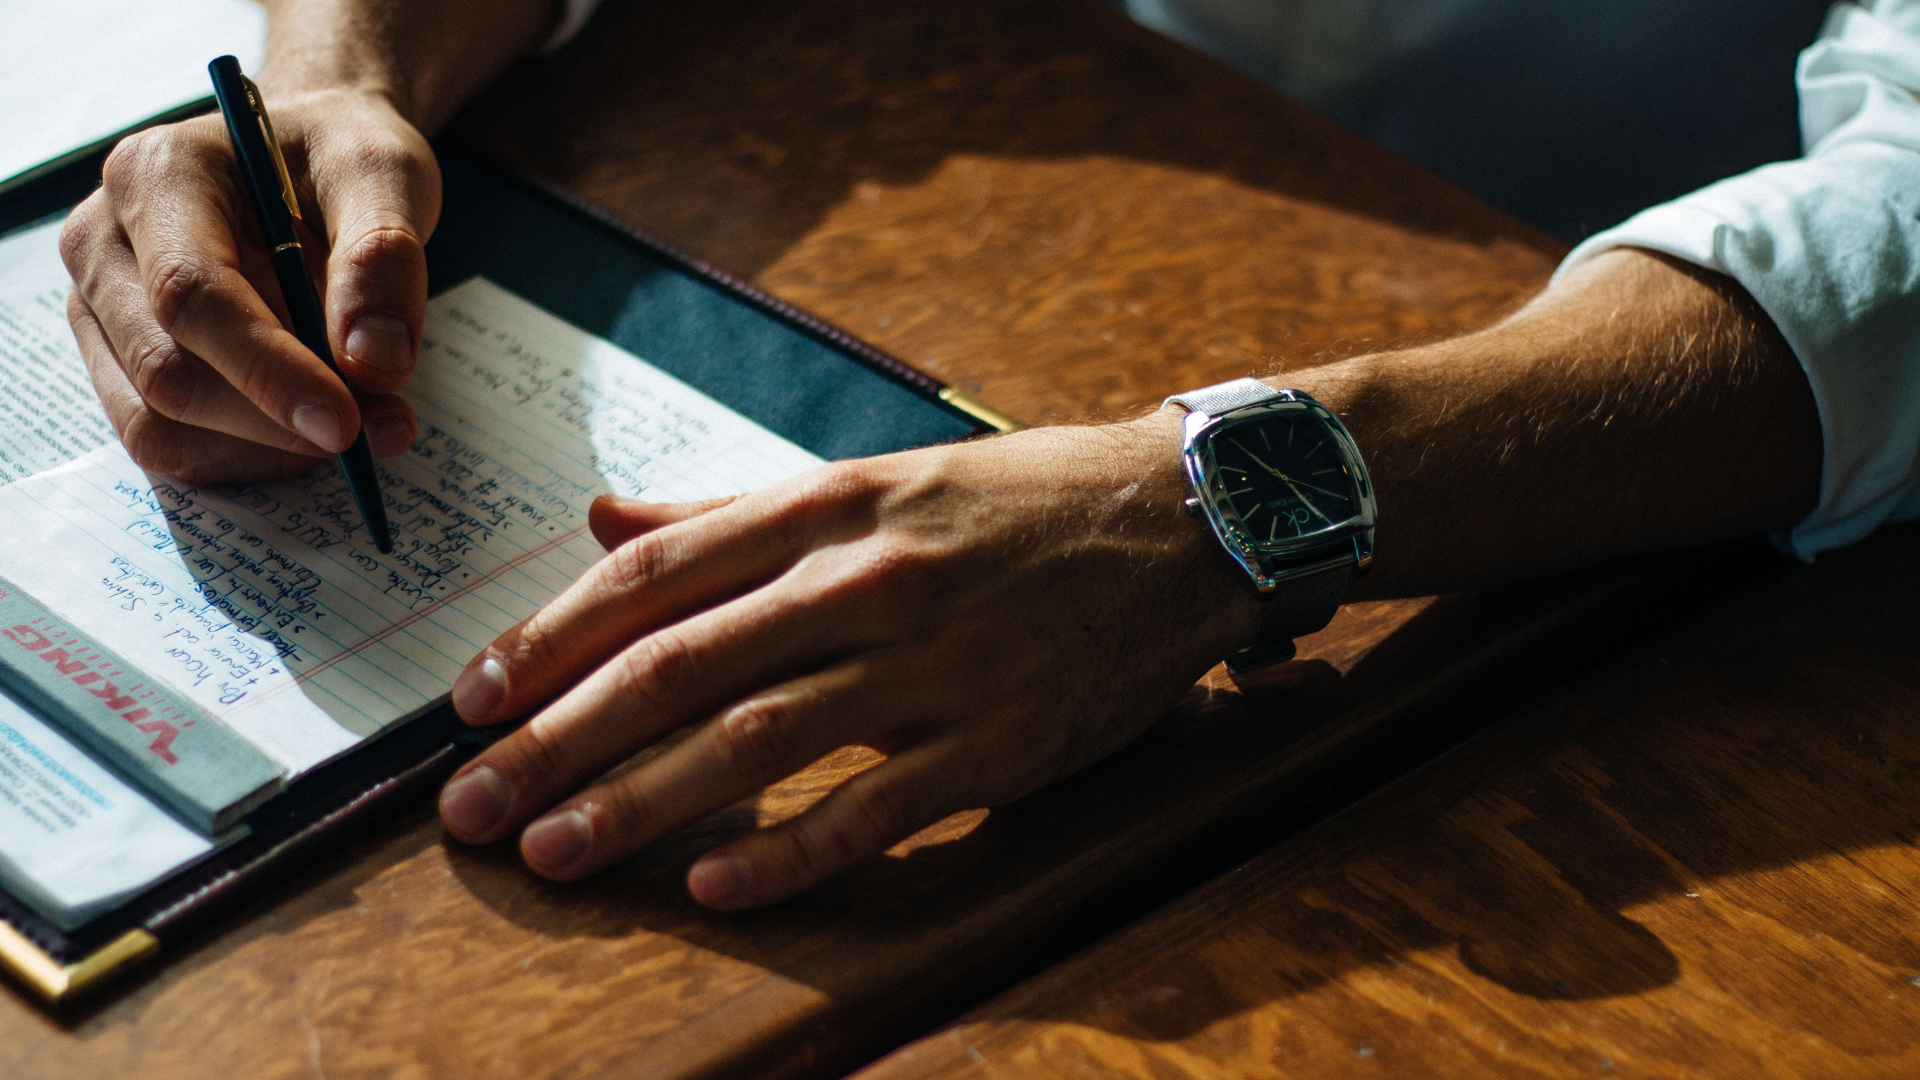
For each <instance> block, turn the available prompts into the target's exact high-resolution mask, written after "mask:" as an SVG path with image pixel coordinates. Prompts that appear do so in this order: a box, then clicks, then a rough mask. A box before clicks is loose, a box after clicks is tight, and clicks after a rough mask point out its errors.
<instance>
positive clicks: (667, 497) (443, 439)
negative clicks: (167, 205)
mask: <svg viewBox="0 0 1920 1080" xmlns="http://www.w3.org/2000/svg"><path fill="white" fill-rule="evenodd" d="M39 233H46V234H48V235H40V234H39ZM39 233H29V234H26V235H23V236H19V237H15V238H11V239H9V240H7V241H5V242H4V244H3V245H0V248H3V249H4V250H0V266H5V267H7V270H6V271H5V272H4V273H0V364H5V365H6V367H7V369H8V370H7V372H6V373H5V374H4V375H0V414H4V413H5V411H6V410H8V409H13V410H16V411H17V412H18V413H19V414H22V415H32V416H34V418H35V420H36V421H38V422H39V427H38V428H37V429H35V430H36V431H37V432H38V434H36V435H34V436H33V437H32V438H23V437H21V436H20V432H19V431H18V430H17V429H14V430H13V436H14V438H13V442H12V443H10V444H5V445H0V452H3V453H0V468H5V469H10V470H12V474H13V475H15V476H18V477H19V478H17V479H14V480H13V481H12V482H11V483H8V484H6V486H4V487H0V521H5V522H6V523H7V528H8V530H9V533H10V535H11V536H13V537H15V538H19V540H20V541H24V542H19V541H16V542H11V543H9V544H7V545H5V546H4V549H3V550H0V578H4V579H6V580H7V581H9V582H12V583H14V584H15V585H17V586H19V587H21V588H23V589H25V590H26V591H27V592H29V593H31V595H32V599H33V600H34V601H35V602H36V603H38V604H39V605H42V606H43V607H44V608H45V610H46V611H47V613H48V617H49V619H50V620H52V621H53V622H55V623H57V624H58V628H59V629H61V630H63V631H66V632H70V633H72V634H75V635H79V636H80V637H82V638H85V639H87V640H90V641H93V642H97V643H100V644H102V645H104V646H107V647H110V648H111V650H112V651H113V652H114V653H115V654H116V658H117V659H119V660H121V661H122V662H123V664H124V666H125V667H126V668H128V669H132V670H137V671H138V672H139V673H140V674H141V675H142V676H144V677H148V678H151V679H153V680H156V681H157V682H159V683H161V684H164V685H165V687H166V688H167V689H168V691H169V692H170V693H173V694H175V695H177V696H178V697H179V698H180V699H181V700H182V701H183V702H184V703H185V706H186V707H187V708H190V709H193V710H197V711H198V712H197V716H196V717H195V719H196V722H204V723H207V724H209V725H214V726H217V728H218V729H220V730H225V731H230V732H232V733H233V734H234V735H235V736H237V737H238V738H239V739H241V740H244V741H245V743H246V744H247V745H248V746H249V747H251V748H253V749H256V750H257V751H258V752H259V753H260V754H262V755H264V756H265V757H266V758H268V759H270V760H271V761H272V762H273V763H274V765H275V766H276V767H277V769H278V772H279V778H280V779H281V780H282V781H291V780H293V779H295V778H297V777H299V776H301V775H303V774H305V773H307V772H309V771H311V770H313V769H315V768H317V767H318V766H320V765H322V764H324V763H326V762H328V761H329V760H331V759H333V758H335V757H337V756H339V755H341V754H342V753H345V752H347V751H349V750H351V749H352V748H353V747H355V746H357V745H359V744H360V743H362V742H364V741H365V740H368V739H371V738H374V737H376V736H378V735H379V734H380V733H381V732H383V731H385V730H388V729H391V728H392V727H394V726H396V725H399V724H403V723H405V722H407V721H408V720H410V719H413V718H415V717H417V716H419V715H421V714H422V713H424V712H425V711H427V710H428V709H429V708H431V707H433V706H435V705H437V704H439V703H440V702H443V701H444V700H445V699H446V695H447V693H448V691H449V690H450V688H451V685H452V682H453V679H454V678H455V677H456V676H457V675H458V674H459V672H460V671H461V669H462V668H463V667H464V666H465V664H466V662H467V661H468V660H469V659H471V658H472V656H473V655H474V654H475V653H476V652H477V651H478V650H479V649H480V648H482V647H483V646H485V645H486V644H487V643H489V642H490V641H492V640H493V638H494V637H496V636H497V635H498V634H500V633H501V632H503V631H505V630H507V629H508V628H510V627H511V626H513V625H514V624H515V623H517V622H518V621H520V620H521V619H523V618H525V617H526V616H528V615H530V614H532V613H533V612H534V611H535V610H536V609H537V608H538V607H540V606H541V605H542V604H543V603H545V602H546V601H548V600H550V599H552V598H553V597H554V596H556V595H557V594H558V593H559V592H560V591H561V590H562V589H564V588H565V587H566V586H567V585H568V584H569V583H571V582H572V581H573V580H575V579H576V578H577V577H578V576H579V575H580V573H581V572H582V571H584V570H585V569H586V568H587V567H588V566H589V565H591V564H592V563H593V562H594V561H595V560H597V559H598V558H599V557H600V556H601V555H602V554H603V552H602V550H601V548H600V546H599V544H598V543H597V542H595V541H594V539H593V538H592V536H591V535H590V534H589V533H588V531H587V509H588V506H589V504H590V503H591V502H592V501H593V499H594V498H595V497H596V496H598V495H599V494H601V493H603V492H615V493H618V494H623V495H633V496H640V497H645V498H648V499H652V500H657V501H678V500H687V499H701V498H712V497H716V496H720V495H727V494H735V493H740V492H745V491H750V490H754V489H756V488H759V487H762V486H765V485H766V484H769V483H771V482H773V481H776V480H779V479H781V478H783V477H787V476H791V475H793V474H795V473H797V472H800V471H803V470H805V469H808V468H811V467H812V466H814V465H817V464H820V459H819V458H818V457H816V456H814V455H813V454H811V453H809V452H808V451H806V450H804V449H802V448H801V447H799V446H797V445H795V444H793V443H791V442H788V441H787V440H785V439H783V438H781V437H779V436H777V435H775V434H773V433H772V432H769V431H767V430H766V429H764V428H762V427H760V426H759V425H757V424H754V423H753V422H751V421H749V420H746V419H745V418H743V417H741V416H740V415H738V414H737V413H735V412H733V411H732V410H731V409H728V408H727V407H726V406H724V405H722V404H720V403H719V402H717V401H715V400H714V399H712V398H710V397H708V396H707V395H705V394H703V393H701V392H699V391H698V390H695V389H693V388H692V387H690V386H688V385H686V384H685V383H683V382H681V381H679V380H678V379H675V378H673V377H672V376H670V375H667V374H666V373H664V372H662V371H660V370H658V369H657V368H654V367H652V366H650V365H648V364H647V363H646V362H645V361H643V360H642V359H641V358H639V357H636V356H634V355H632V354H631V353H628V352H626V351H624V350H622V349H620V348H619V347H617V346H615V345H613V344H611V343H610V342H608V341H606V340H604V339H601V338H597V337H594V336H593V335H590V334H588V333H586V332H584V331H582V330H580V329H578V328H576V327H574V326H572V325H570V324H568V323H566V322H564V321H563V320H561V319H559V318H557V317H555V316H553V315H551V314H549V313H547V312H546V311H543V310H542V309H540V308H539V307H537V306H535V305H533V304H531V303H529V302H527V301H525V300H523V299H521V298H519V297H517V296H515V295H513V294H512V293H509V292H507V291H506V290H504V289H501V288H499V287H498V286H496V285H494V284H492V283H491V282H488V281H486V280H485V279H479V278H476V279H473V280H470V281H468V282H466V283H464V284H462V285H459V286H457V287H455V288H452V289H449V290H447V291H446V292H444V293H442V294H441V295H439V296H437V297H435V298H434V299H433V301H432V302H431V303H430V305H429V310H428V318H427V325H426V333H425V338H424V344H423V348H422V354H421V362H420V368H419V373H418V374H417V375H416V376H415V378H414V380H413V382H412V383H411V384H410V385H409V387H408V388H407V390H406V391H405V396H406V397H407V399H408V400H409V401H410V402H411V403H412V404H413V406H414V408H415V410H416V412H417V413H418V415H419V418H420V434H419V438H418V440H417V441H416V443H415V445H414V446H413V448H412V450H411V452H409V453H408V454H406V455H404V456H402V457H399V458H395V459H389V460H387V461H384V462H382V463H381V466H380V480H381V486H382V489H383V493H384V495H385V498H386V499H387V501H388V506H389V510H390V516H391V518H392V521H393V526H394V538H395V547H394V552H393V554H392V555H390V556H382V555H380V554H379V553H378V552H377V551H376V550H375V548H374V546H373V543H372V541H371V540H370V539H369V538H368V537H367V535H366V533H365V530H364V526H363V525H362V524H361V522H360V520H359V517H358V515H357V514H356V512H355V511H354V508H353V504H352V502H351V498H350V496H349V494H348V492H347V489H346V485H345V483H344V481H343V480H342V478H341V477H340V475H339V473H338V472H337V470H336V469H335V467H334V466H333V465H332V464H331V463H328V464H324V465H319V466H316V467H315V469H314V470H313V471H311V472H310V473H308V474H306V475H305V476H302V477H300V478H298V479H296V480H293V481H289V482H285V483H274V484H259V485H218V486H206V487H194V486H189V485H185V484H182V483H180V482H178V481H174V480H171V479H168V478H165V477H157V476H151V475H148V474H147V473H145V472H143V471H142V470H141V469H140V468H139V467H138V466H137V465H135V464H134V463H133V462H132V460H131V459H129V458H128V457H127V455H126V453H125V452H124V451H123V450H122V449H121V447H120V445H119V443H118V442H117V441H113V440H112V439H111V438H110V436H102V434H101V424H102V423H103V422H104V418H103V417H102V416H101V415H100V413H99V408H98V405H97V404H92V403H91V396H90V393H89V394H86V395H82V394H81V393H79V392H78V391H77V390H76V387H78V388H84V387H85V386H86V385H87V384H86V380H85V375H84V370H83V369H81V368H80V367H79V363H80V361H79V358H78V356H77V352H76V351H75V349H74V347H73V346H72V344H71V339H70V338H67V337H65V336H64V333H63V332H64V315H63V314H61V313H63V312H64V295H63V292H64V281H65V275H64V271H63V270H62V271H59V272H58V273H56V272H55V270H54V268H55V267H57V266H58V260H57V258H52V259H51V260H48V259H45V258H41V259H39V260H38V261H37V262H36V259H35V258H34V257H29V256H30V253H29V252H28V251H27V245H31V244H34V243H38V244H41V245H43V246H44V247H46V248H47V249H48V250H51V236H50V232H49V230H40V231H39ZM16 245H19V246H16ZM34 266H38V267H39V270H38V271H37V272H39V273H41V274H42V275H43V276H44V278H45V280H44V281H41V282H36V281H34V280H32V277H33V274H34V273H35V271H34V270H32V267H34ZM9 275H11V276H10V277H9ZM23 297H24V298H25V299H24V300H23V299H22V298H23ZM55 319H57V320H58V322H57V323H54V322H53V321H52V320H55ZM90 445H91V448H89V446H90ZM28 656H31V657H33V658H34V659H33V662H34V663H40V662H41V659H40V658H41V657H42V656H43V653H42V652H35V651H33V650H31V649H28V648H27V647H26V645H25V644H22V643H21V642H18V641H13V640H11V639H10V640H8V641H0V662H7V661H12V662H14V663H16V664H18V663H26V662H27V661H25V660H21V659H20V658H21V657H28ZM83 704H84V702H83ZM50 719H52V720H54V721H55V722H60V721H61V717H58V716H54V717H50ZM92 719H93V720H95V721H97V722H98V723H102V724H112V723H119V722H123V721H122V720H120V719H119V718H118V717H116V716H115V714H113V713H111V712H102V713H101V714H100V715H98V716H94V717H93V718H92ZM147 722H151V719H150V718H149V720H148V721H147ZM184 722H185V717H184V716H182V717H181V718H178V719H177V720H176V721H175V724H176V726H177V725H178V724H179V723H184ZM18 727H19V725H16V728H18ZM22 730H24V729H22ZM22 738H23V739H30V740H31V741H33V743H34V745H35V746H36V747H37V748H38V749H39V750H40V752H41V753H42V754H44V755H45V756H46V757H47V759H48V760H55V761H64V760H69V759H70V758H71V755H72V753H73V752H74V744H75V743H79V744H88V743H89V741H90V738H91V736H90V735H89V733H88V732H87V731H86V730H85V728H84V727H74V726H72V725H71V723H69V724H67V725H66V726H65V727H64V730H61V731H55V730H54V729H53V728H52V727H49V726H44V725H43V726H42V727H40V728H36V729H34V730H33V731H31V732H27V733H26V734H24V735H23V736H22ZM178 745H179V744H177V743H176V744H173V746H172V747H171V748H172V749H177V748H178ZM36 760H37V759H36ZM169 768H171V766H169V765H168V764H167V763H165V762H163V761H160V760H159V759H158V756H157V755H155V759H154V760H151V761H146V760H142V761H141V762H140V763H138V764H136V765H134V766H121V767H119V768H118V769H117V772H118V774H119V776H120V778H121V779H123V780H126V781H130V782H131V783H130V786H129V789H130V791H131V789H133V788H138V789H141V790H144V791H148V792H154V791H162V790H164V787H165V783H164V781H163V780H162V779H159V778H158V777H159V776H160V775H162V774H165V773H166V771H167V770H168V769H169ZM49 775H53V774H49ZM96 787H97V785H96ZM4 790H5V788H4V786H0V792H3V791H4ZM113 801H114V805H115V807H116V808H117V809H116V810H115V811H112V813H116V814H119V815H120V816H121V819H122V825H123V828H122V829H121V831H122V833H124V834H125V835H128V836H133V835H137V834H138V833H139V832H140V830H139V829H136V828H133V827H132V825H131V824H129V823H132V822H134V819H137V818H151V817H153V816H154V815H160V816H163V817H171V818H173V819H175V820H179V821H183V822H184V824H187V825H189V826H191V825H194V824H195V822H193V821H190V820H185V819H184V817H183V815H182V814H181V812H180V811H179V810H178V809H177V808H176V809H175V810H174V812H173V813H172V814H167V813H166V812H165V811H162V810H160V809H158V807H159V806H160V805H162V804H165V803H168V802H169V800H167V799H165V798H162V799H160V800H158V801H155V800H149V799H145V798H141V797H139V796H138V795H137V793H136V794H134V795H132V796H131V797H128V796H120V797H116V798H115V800H113ZM176 801H177V800H176ZM10 805H11V804H8V803H6V802H5V801H4V797H3V796H0V872H4V873H7V876H8V878H9V884H13V883H16V882H18V881H19V879H21V878H27V879H30V881H29V882H28V884H30V885H31V887H27V888H21V889H19V890H16V891H17V892H18V893H19V894H21V895H24V896H27V897H31V898H34V899H35V901H36V903H37V904H46V905H47V906H46V908H45V910H43V912H42V913H43V914H45V915H46V916H47V917H48V918H50V919H52V920H54V921H55V922H57V923H59V924H61V925H72V924H73V922H74V920H75V919H76V918H78V917H83V914H84V912H85V911H87V910H93V909H97V908H98V907H100V906H101V905H103V904H106V903H109V902H111V899H113V898H114V897H116V896H124V895H126V894H127V893H128V892H131V891H133V890H135V889H137V888H139V887H140V886H141V885H144V884H146V883H147V882H150V881H152V880H154V879H155V878H156V877H157V876H159V875H160V874H162V873H165V872H167V871H168V870H171V869H173V868H175V866H177V865H178V864H177V863H176V864H174V865H173V866H167V867H163V868H159V869H156V868H155V866H154V865H153V860H152V859H150V858H146V859H134V858H131V857H129V858H128V859H127V860H126V861H125V870H126V873H125V874H124V875H123V877H122V878H121V879H118V880H115V879H114V878H113V875H112V874H110V873H103V872H102V871H101V868H100V866H99V865H94V866H92V867H91V868H90V870H89V877H88V878H87V881H88V883H89V884H88V886H87V889H85V890H81V892H84V893H85V895H81V894H80V892H75V891H74V890H72V889H68V890H67V891H65V892H63V891H62V886H63V885H65V884H70V883H68V882H65V881H63V880H47V878H46V874H47V873H48V872H49V871H47V870H46V869H45V867H46V866H48V865H50V864H49V863H48V862H47V859H46V848H47V847H48V845H49V844H57V843H59V842H60V840H59V836H58V834H54V833H47V832H46V831H45V830H44V829H42V830H40V831H38V832H35V831H34V830H31V829H25V828H19V827H16V825H17V823H19V822H21V821H24V820H25V819H24V818H22V817H20V815H21V814H24V811H23V810H18V809H17V808H16V809H15V810H12V811H10V810H9V806H10ZM9 813H14V815H15V816H14V817H13V818H9V817H8V814H9ZM102 813H103V814H104V813H108V812H107V811H102ZM203 831H204V830H203ZM205 840H206V842H207V843H209V844H211V843H214V842H216V838H215V837H213V836H207V837H205ZM181 850H182V851H183V852H184V851H189V850H192V851H194V852H195V854H187V855H184V856H183V857H184V858H192V857H198V854H199V853H204V851H203V850H202V849H191V847H190V846H189V848H182V849H181ZM32 867H41V868H42V869H39V870H33V869H31V868H32ZM49 896H56V897H64V899H62V900H61V901H60V903H59V904H57V905H56V904H52V903H49V902H48V900H47V898H48V897H49Z"/></svg>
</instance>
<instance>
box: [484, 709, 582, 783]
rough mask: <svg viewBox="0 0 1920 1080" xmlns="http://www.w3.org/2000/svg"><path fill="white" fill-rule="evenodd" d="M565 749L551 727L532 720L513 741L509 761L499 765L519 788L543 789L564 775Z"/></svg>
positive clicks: (567, 759) (559, 735) (538, 720)
mask: <svg viewBox="0 0 1920 1080" xmlns="http://www.w3.org/2000/svg"><path fill="white" fill-rule="evenodd" d="M566 745H567V740H566V739H564V738H562V737H561V734H560V732H558V731H556V730H555V725H553V724H551V723H546V722H543V720H542V718H539V717H536V718H535V719H534V720H533V721H532V722H530V723H528V724H527V726H525V727H523V728H521V729H520V731H519V733H518V734H517V735H516V736H515V737H514V739H513V744H512V753H511V760H510V761H509V762H502V763H501V764H504V765H506V767H507V768H508V769H510V770H512V774H513V775H514V776H515V778H517V779H519V780H520V781H521V782H522V784H527V785H530V786H532V787H535V788H542V789H544V788H546V787H549V786H551V785H552V784H554V783H556V782H558V781H559V780H560V779H561V778H563V777H565V776H566V775H567V766H568V762H569V760H570V759H569V758H568V756H567V751H566ZM516 786H518V785H516Z"/></svg>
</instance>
